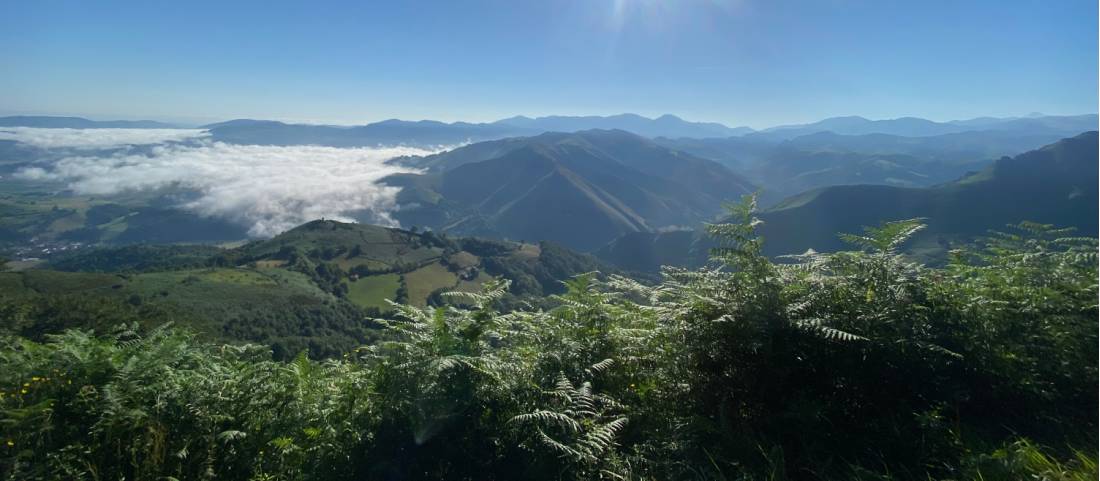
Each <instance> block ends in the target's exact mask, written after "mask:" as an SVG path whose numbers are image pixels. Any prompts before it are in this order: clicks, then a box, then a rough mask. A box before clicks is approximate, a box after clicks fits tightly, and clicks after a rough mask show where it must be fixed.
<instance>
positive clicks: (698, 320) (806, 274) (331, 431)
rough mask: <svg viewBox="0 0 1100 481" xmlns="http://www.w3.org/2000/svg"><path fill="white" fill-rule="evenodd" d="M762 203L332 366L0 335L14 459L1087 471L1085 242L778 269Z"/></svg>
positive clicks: (159, 470)
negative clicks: (665, 256) (676, 245)
mask: <svg viewBox="0 0 1100 481" xmlns="http://www.w3.org/2000/svg"><path fill="white" fill-rule="evenodd" d="M753 206H754V203H753V202H752V201H751V200H750V201H746V202H745V203H742V204H741V205H740V206H738V207H737V209H735V210H734V211H732V212H731V217H730V219H731V222H730V223H727V224H718V225H714V226H712V227H711V228H710V233H711V234H712V235H714V236H716V237H717V239H718V240H719V245H720V248H718V249H717V250H715V251H714V255H715V258H716V260H718V261H719V262H721V263H722V264H723V265H724V268H722V269H708V270H698V271H691V270H679V269H669V270H666V271H665V273H664V280H663V281H662V282H661V283H659V284H658V285H655V286H646V285H643V284H639V283H637V282H635V281H633V280H631V279H628V278H624V277H619V276H611V277H610V278H608V279H607V280H606V281H600V280H598V279H597V278H596V277H595V276H593V275H581V276H578V277H576V278H574V279H572V280H570V281H569V282H567V283H566V287H567V290H566V291H565V292H564V293H562V294H561V295H555V296H553V297H552V298H551V299H552V301H553V304H554V306H553V307H551V308H550V309H549V310H542V309H538V310H517V311H511V312H508V313H502V312H501V311H500V310H498V307H497V306H498V305H499V302H500V300H501V299H502V296H504V295H505V292H506V291H507V289H508V288H509V286H508V282H506V281H504V282H498V281H494V282H489V283H486V284H485V285H484V286H483V288H482V290H481V291H480V293H473V292H459V293H455V294H450V295H448V297H454V298H455V299H457V300H461V302H459V303H458V304H459V305H461V306H465V307H455V306H451V307H435V308H421V307H415V306H408V305H397V306H395V307H394V308H395V309H396V316H395V317H394V318H393V320H377V321H375V322H377V323H378V324H379V325H380V326H381V327H383V328H384V329H385V332H386V335H385V336H384V339H383V340H381V341H380V342H375V343H373V344H369V345H363V346H361V347H359V348H356V349H352V350H348V351H347V352H346V354H345V355H344V356H342V357H340V358H337V359H333V360H328V361H317V360H311V359H309V358H307V357H306V355H305V354H304V353H303V354H302V355H299V356H298V357H297V358H296V359H294V360H293V361H290V362H283V361H272V360H271V354H272V353H271V350H270V349H269V348H267V347H264V346H257V345H219V344H212V343H209V342H206V341H202V340H200V339H196V338H195V337H194V336H193V335H192V334H190V333H189V332H188V330H186V329H181V328H178V327H160V328H153V329H146V328H142V327H140V326H138V325H125V324H124V325H119V326H118V327H117V328H113V329H106V330H101V331H99V332H98V333H92V331H89V330H86V328H87V326H79V328H77V329H70V330H67V331H65V332H64V333H61V334H58V335H48V336H42V337H39V338H37V339H27V338H25V337H20V336H12V335H8V336H5V337H3V338H0V371H2V372H4V373H5V376H3V377H2V379H0V413H2V414H0V415H2V420H3V422H2V423H0V439H3V445H0V474H2V475H3V477H4V478H5V479H21V480H22V479H28V480H29V479H219V480H231V479H240V480H255V479H287V480H290V479H301V480H305V479H324V480H337V479H449V480H452V479H466V480H488V479H501V480H511V479H547V480H560V479H585V480H589V479H654V480H656V479H662V480H663V479H743V480H749V479H768V480H778V479H797V480H818V479H837V480H841V479H843V480H848V479H866V480H871V479H874V480H882V479H904V480H927V479H960V480H984V481H991V480H1005V481H1007V480H1019V479H1048V480H1088V479H1095V478H1096V476H1097V466H1096V457H1095V454H1094V453H1095V452H1096V449H1097V440H1096V430H1097V395H1098V393H1097V381H1098V380H1097V368H1096V357H1097V350H1096V346H1097V331H1096V318H1097V315H1098V312H1097V297H1096V285H1097V281H1098V278H1097V254H1096V253H1097V240H1096V239H1095V238H1091V237H1070V236H1068V234H1067V233H1066V232H1064V231H1061V230H1055V229H1052V228H1049V227H1043V226H1038V225H1033V224H1025V225H1022V226H1020V229H1018V230H1015V231H1013V232H1010V233H1007V234H999V235H995V236H992V237H989V238H987V239H985V240H984V241H983V242H982V243H981V247H980V248H978V249H974V250H960V251H957V252H955V253H954V255H953V257H952V262H951V263H950V264H949V265H947V266H945V267H943V268H929V267H925V266H922V265H919V264H915V263H912V262H910V261H909V260H907V259H906V258H905V257H903V256H901V255H899V253H898V252H899V249H900V248H901V246H902V245H903V244H904V243H905V242H907V240H908V239H909V238H911V237H912V236H913V235H914V234H916V233H918V232H920V230H921V229H922V227H923V226H922V225H921V224H920V223H919V222H918V221H912V220H911V221H900V222H893V223H888V224H885V225H883V226H881V227H879V228H875V229H869V230H868V231H867V232H866V234H865V235H858V236H854V235H852V236H845V237H844V239H845V240H846V241H847V242H849V243H850V244H849V245H850V246H851V248H850V249H851V250H848V251H844V252H837V253H833V254H812V255H806V256H801V257H799V258H797V259H796V261H797V262H796V263H794V264H775V263H773V262H772V261H771V260H769V258H768V257H766V256H764V254H763V248H764V246H765V245H766V244H764V243H762V242H761V239H760V238H759V237H758V236H757V234H756V232H755V226H756V225H758V219H756V218H755V217H754V214H753ZM322 226H323V227H322ZM318 227H321V228H324V229H331V230H333V231H335V230H338V229H340V227H339V225H335V226H324V225H323V224H319V225H313V226H308V227H307V229H312V228H318ZM402 235H404V234H402ZM284 240H285V241H286V242H284V243H283V244H282V246H276V245H270V246H264V245H258V246H251V247H250V248H245V249H242V250H241V253H242V255H244V253H249V252H251V253H253V254H250V255H262V254H263V253H265V252H272V249H274V248H276V247H278V249H277V250H275V252H278V251H282V250H284V248H286V247H287V246H290V249H293V248H294V247H293V246H294V244H295V240H294V238H293V237H288V238H286V239H284ZM323 249H324V247H322V250H323ZM6 315H9V316H10V315H11V313H10V312H6ZM133 319H134V316H118V315H117V314H115V313H108V314H107V315H105V316H104V317H102V318H100V319H99V320H100V321H101V322H109V321H112V320H117V321H123V322H129V321H131V320H133Z"/></svg>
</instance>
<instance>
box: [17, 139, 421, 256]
mask: <svg viewBox="0 0 1100 481" xmlns="http://www.w3.org/2000/svg"><path fill="white" fill-rule="evenodd" d="M60 131H64V132H60ZM0 139H10V140H15V141H17V142H19V143H23V144H26V145H32V146H36V147H39V148H45V149H104V148H114V149H115V150H111V151H99V152H78V153H76V154H73V155H66V156H63V157H61V158H59V159H56V160H50V161H48V162H39V163H35V164H33V165H32V166H30V167H24V168H22V169H21V170H19V171H17V172H16V174H15V177H16V178H19V179H23V180H53V181H63V182H66V183H68V185H69V186H70V188H71V189H72V190H73V191H75V192H76V193H79V194H88V195H111V194H118V193H123V192H132V191H142V190H155V189H161V188H165V187H173V188H184V189H187V190H191V191H194V192H195V193H196V197H195V198H194V200H189V201H186V202H185V203H183V204H181V205H180V207H181V208H184V209H187V210H190V211H193V212H196V213H198V214H200V215H203V216H213V217H220V218H223V219H227V220H230V221H233V222H236V223H239V224H241V225H243V226H245V227H247V228H248V231H249V234H250V235H252V236H254V237H270V236H273V235H276V234H278V233H280V232H283V231H285V230H287V229H290V228H292V227H294V226H296V225H299V224H302V223H304V222H307V221H310V220H313V219H318V218H321V217H324V218H330V219H337V220H345V221H350V220H353V219H359V220H364V221H368V222H371V223H375V224H381V225H396V224H397V223H396V222H395V221H394V219H393V218H392V217H391V213H392V212H393V210H394V209H395V208H396V197H397V193H398V192H399V191H400V189H399V188H397V187H391V186H386V185H383V184H381V183H380V182H379V180H381V179H382V178H383V177H386V176H388V175H391V174H397V173H408V172H415V170H414V169H410V168H406V167H403V166H400V165H394V164H387V163H386V161H387V160H389V159H392V158H394V157H398V156H404V155H427V154H431V153H434V152H437V150H425V149H419V148H411V147H379V148H335V147H321V146H309V145H301V146H262V145H235V144H227V143H223V142H214V141H211V140H210V139H209V138H208V134H207V133H206V132H205V131H201V130H174V129H167V130H153V129H87V130H82V129H31V128H18V129H9V128H4V129H0ZM127 146H144V147H142V148H140V149H135V148H126V147H127ZM120 147H121V148H120Z"/></svg>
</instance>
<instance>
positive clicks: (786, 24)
mask: <svg viewBox="0 0 1100 481" xmlns="http://www.w3.org/2000/svg"><path fill="white" fill-rule="evenodd" d="M0 12H2V14H0V53H2V58H3V63H4V69H3V73H2V74H0V113H4V114H15V113H35V114H76V115H85V116H89V117H92V118H156V119H167V120H177V121H179V120H185V121H196V122H201V121H208V120H222V119H228V118H238V117H252V118H273V119H282V120H291V121H307V122H329V123H345V124H346V123H364V122H369V121H376V120H381V119H386V118H403V119H423V118H431V119H440V120H447V121H452V120H469V121H489V120H495V119H498V118H502V117H507V116H511V115H517V114H523V115H529V116H535V115H548V114H570V115H571V114H600V115H603V114H614V113H620V112H635V113H639V114H643V115H649V116H656V115H659V114H663V113H674V114H677V115H680V116H682V117H685V118H688V119H692V120H709V121H719V122H723V123H726V124H729V125H750V126H753V127H766V126H770V125H775V124H782V123H795V122H803V121H813V120H818V119H821V118H824V117H829V116H837V115H863V116H866V117H870V118H893V117H899V116H906V115H914V116H921V117H926V118H931V119H935V120H948V119H955V118H969V117H976V116H984V115H993V116H1012V115H1026V114H1028V113H1030V112H1043V113H1048V114H1073V113H1092V112H1095V111H1096V107H1097V69H1098V66H1097V2H1096V1H1095V0H1054V1H1051V0H1047V1H1012V0H997V1H985V0H982V1H977V0H974V1H962V0H957V1H934V0H923V1H887V0H868V1H863V0H813V1H810V0H806V1H791V0H675V1H674V0H541V1H534V0H532V1H524V0H499V1H497V0H485V1H476V0H470V1H461V0H450V1H438V2H436V1H417V0H404V1H392V2H382V1H354V2H353V1H348V2H300V1H299V2H285V3H284V2H277V1H264V2H246V1H221V2H203V1H187V2H182V1H181V2H161V1H140V2H139V1H134V2H112V1H96V2H91V1H86V0H77V1H61V0H58V1H15V0H6V1H5V2H4V4H3V6H2V7H0Z"/></svg>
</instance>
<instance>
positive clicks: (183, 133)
mask: <svg viewBox="0 0 1100 481" xmlns="http://www.w3.org/2000/svg"><path fill="white" fill-rule="evenodd" d="M209 136H210V133H209V132H207V131H205V130H198V129H40V128H34V127H0V140H14V141H16V142H19V143H21V144H24V145H30V146H33V147H38V148H41V149H78V150H94V149H113V148H119V147H126V146H131V145H153V144H162V143H165V142H182V141H187V140H193V139H201V138H204V137H209Z"/></svg>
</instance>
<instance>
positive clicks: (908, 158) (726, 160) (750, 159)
mask: <svg viewBox="0 0 1100 481" xmlns="http://www.w3.org/2000/svg"><path fill="white" fill-rule="evenodd" d="M1078 133H1080V132H1072V133H1070V134H1063V133H1059V132H1051V131H1049V130H1039V131H1035V132H1032V131H1020V132H1017V131H1011V130H1003V131H1001V130H984V131H967V132H959V133H951V134H941V135H931V136H925V137H904V136H899V135H890V134H862V135H842V134H837V133H833V132H817V133H813V134H806V135H802V136H800V137H795V138H793V139H776V138H772V137H766V136H760V135H756V134H753V135H747V136H742V137H726V138H711V139H689V138H680V139H667V138H658V139H656V142H657V143H659V144H661V145H664V146H666V147H669V148H673V149H677V150H681V151H684V152H688V153H692V154H695V155H697V156H700V157H704V158H709V159H713V160H715V161H718V162H721V163H722V164H724V165H726V166H727V167H729V168H731V169H733V170H734V171H736V172H740V173H743V174H744V175H745V176H746V177H748V178H749V179H750V180H752V181H753V182H756V183H757V184H759V185H760V186H762V188H763V189H764V192H763V195H764V198H763V200H764V201H765V203H766V204H770V203H772V202H776V201H779V200H781V199H782V198H783V197H786V196H789V195H794V194H798V193H801V192H804V191H806V190H810V189H815V188H819V187H826V186H830V185H846V184H877V185H893V186H900V187H927V186H932V185H936V184H941V183H944V182H948V181H950V180H953V179H956V178H958V177H959V176H962V175H963V174H966V173H967V172H972V171H978V170H981V169H983V168H985V167H986V166H988V165H989V164H990V163H992V162H993V160H994V159H997V158H999V157H1003V156H1006V155H1016V154H1019V153H1022V152H1026V151H1028V150H1033V149H1037V148H1039V147H1042V146H1044V145H1047V144H1049V143H1052V142H1055V141H1057V140H1058V139H1061V138H1064V137H1066V136H1067V135H1076V134H1078Z"/></svg>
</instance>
